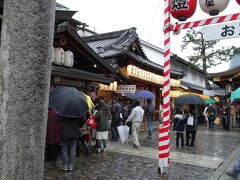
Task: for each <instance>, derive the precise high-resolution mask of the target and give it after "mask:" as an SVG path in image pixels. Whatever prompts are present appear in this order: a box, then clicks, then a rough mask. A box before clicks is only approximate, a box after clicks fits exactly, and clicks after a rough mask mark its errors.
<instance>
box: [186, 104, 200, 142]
mask: <svg viewBox="0 0 240 180" xmlns="http://www.w3.org/2000/svg"><path fill="white" fill-rule="evenodd" d="M189 118H193V123H192V124H190V123H189ZM186 121H187V127H186V144H185V145H186V146H194V142H195V137H196V133H197V129H198V118H197V114H196V112H195V105H193V104H190V105H189V106H188V108H187V109H186ZM190 135H191V137H192V141H191V143H190V144H189V139H190Z"/></svg>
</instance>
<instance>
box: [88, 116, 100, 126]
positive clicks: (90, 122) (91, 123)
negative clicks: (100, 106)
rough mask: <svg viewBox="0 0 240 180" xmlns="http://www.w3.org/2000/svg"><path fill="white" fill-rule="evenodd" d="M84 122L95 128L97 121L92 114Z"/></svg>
mask: <svg viewBox="0 0 240 180" xmlns="http://www.w3.org/2000/svg"><path fill="white" fill-rule="evenodd" d="M86 124H87V125H88V126H90V127H91V128H93V129H96V128H97V121H96V120H95V119H94V116H90V117H89V119H88V120H87V121H86Z"/></svg>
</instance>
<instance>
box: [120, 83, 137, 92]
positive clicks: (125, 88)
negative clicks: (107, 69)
mask: <svg viewBox="0 0 240 180" xmlns="http://www.w3.org/2000/svg"><path fill="white" fill-rule="evenodd" d="M127 92H128V93H135V92H136V85H118V86H117V90H116V91H115V93H127Z"/></svg>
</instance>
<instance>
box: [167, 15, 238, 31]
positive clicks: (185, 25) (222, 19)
mask: <svg viewBox="0 0 240 180" xmlns="http://www.w3.org/2000/svg"><path fill="white" fill-rule="evenodd" d="M239 19H240V14H239V13H236V14H230V15H225V16H219V17H214V18H209V19H204V20H199V21H194V22H187V23H182V24H176V25H174V26H172V27H171V31H174V32H177V31H178V30H181V29H187V28H194V27H199V26H206V25H210V24H218V23H223V22H229V21H235V20H239Z"/></svg>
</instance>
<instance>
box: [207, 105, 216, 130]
mask: <svg viewBox="0 0 240 180" xmlns="http://www.w3.org/2000/svg"><path fill="white" fill-rule="evenodd" d="M216 115H217V111H216V108H215V107H213V105H212V104H211V103H210V104H209V106H208V108H207V116H208V125H209V129H213V126H214V121H215V119H216Z"/></svg>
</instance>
